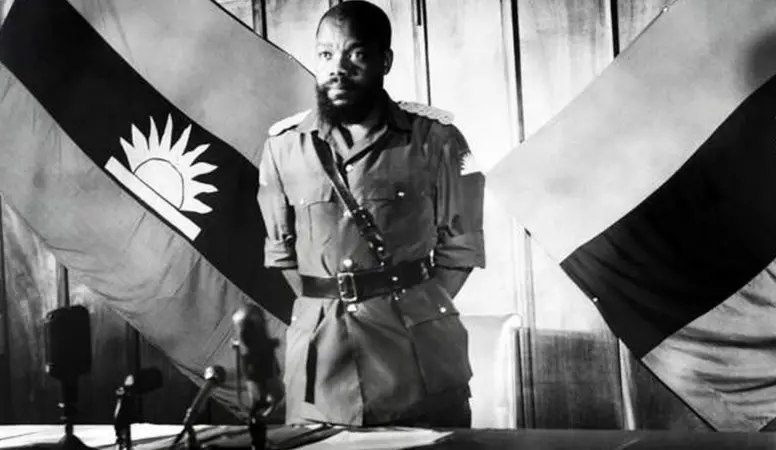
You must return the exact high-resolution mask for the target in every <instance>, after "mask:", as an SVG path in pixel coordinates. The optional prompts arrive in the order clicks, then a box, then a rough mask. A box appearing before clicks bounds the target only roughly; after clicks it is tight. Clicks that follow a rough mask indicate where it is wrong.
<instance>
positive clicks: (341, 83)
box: [321, 77, 357, 89]
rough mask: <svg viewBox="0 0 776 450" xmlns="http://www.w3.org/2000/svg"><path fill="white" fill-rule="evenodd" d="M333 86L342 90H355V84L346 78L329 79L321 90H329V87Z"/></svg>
mask: <svg viewBox="0 0 776 450" xmlns="http://www.w3.org/2000/svg"><path fill="white" fill-rule="evenodd" d="M333 86H337V87H339V88H344V89H353V88H355V87H356V86H357V85H356V83H355V82H354V81H353V80H351V79H350V78H346V77H334V78H329V79H328V80H326V82H324V83H323V84H322V85H321V88H323V89H329V88H331V87H333Z"/></svg>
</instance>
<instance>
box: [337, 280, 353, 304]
mask: <svg viewBox="0 0 776 450" xmlns="http://www.w3.org/2000/svg"><path fill="white" fill-rule="evenodd" d="M337 289H338V290H339V295H340V299H341V300H342V301H343V302H345V303H353V302H356V301H358V291H357V290H356V279H355V277H354V276H353V272H339V273H337Z"/></svg>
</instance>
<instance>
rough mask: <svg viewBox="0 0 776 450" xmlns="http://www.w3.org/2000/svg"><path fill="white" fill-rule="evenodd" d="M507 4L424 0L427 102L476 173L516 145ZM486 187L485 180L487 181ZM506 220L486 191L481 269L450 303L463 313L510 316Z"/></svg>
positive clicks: (511, 262)
mask: <svg viewBox="0 0 776 450" xmlns="http://www.w3.org/2000/svg"><path fill="white" fill-rule="evenodd" d="M510 11H511V10H510V9H509V3H508V2H506V3H502V2H496V1H491V2H482V1H480V2H477V1H466V0H456V1H450V0H429V1H427V2H426V20H425V24H426V27H427V34H428V65H429V80H430V99H431V103H432V104H433V105H434V106H436V107H438V108H441V109H444V110H446V111H449V112H451V113H453V115H454V116H455V120H454V123H455V125H456V126H457V127H458V128H459V129H460V130H461V132H462V133H463V134H464V136H465V137H466V139H467V141H468V143H469V147H470V148H471V151H472V154H473V155H474V158H475V160H476V161H477V164H478V165H479V166H480V168H481V169H482V170H486V169H487V168H488V167H490V166H492V165H493V164H495V162H496V161H497V160H498V159H500V158H501V157H502V156H503V155H504V154H506V153H508V152H509V151H510V150H511V149H512V148H514V147H515V146H516V145H517V141H516V139H517V138H516V136H517V135H518V132H517V128H518V127H519V123H518V120H517V117H516V115H517V114H516V111H517V106H516V105H517V98H516V94H512V95H510V93H513V92H514V90H515V89H514V84H515V75H514V70H515V62H514V53H513V52H512V49H513V46H512V42H511V39H512V31H511V30H512V28H511V23H510V20H511V12H510ZM486 190H487V182H486ZM512 225H513V224H512V219H511V218H510V217H509V216H507V215H506V214H505V213H504V211H503V210H502V209H501V208H500V206H499V205H498V203H497V202H496V201H495V199H494V198H493V197H492V196H491V195H490V193H487V192H486V198H485V204H484V232H485V242H486V257H487V266H488V267H487V268H486V269H485V270H475V272H474V273H473V274H472V276H471V277H470V278H469V280H468V281H467V283H466V285H464V287H463V289H462V291H461V292H460V293H459V295H458V297H457V298H456V304H457V305H458V307H459V309H460V310H461V312H462V313H463V314H478V315H482V314H485V315H487V314H493V315H499V314H504V313H512V312H517V309H518V307H517V305H516V301H517V297H518V293H517V289H518V287H517V284H518V283H517V281H516V279H515V276H516V273H517V272H518V270H517V268H516V263H515V254H514V248H515V245H514V244H515V242H514V240H515V239H516V236H515V235H514V234H513V232H512V230H513V228H512Z"/></svg>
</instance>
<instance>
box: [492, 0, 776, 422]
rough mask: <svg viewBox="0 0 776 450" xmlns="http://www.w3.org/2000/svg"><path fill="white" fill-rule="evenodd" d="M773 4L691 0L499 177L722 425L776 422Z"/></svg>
mask: <svg viewBox="0 0 776 450" xmlns="http://www.w3.org/2000/svg"><path fill="white" fill-rule="evenodd" d="M774 24H776V10H774V8H773V5H772V4H771V2H769V1H767V0H744V1H740V2H725V1H722V0H713V1H707V2H693V1H681V0H680V1H678V2H676V3H674V4H673V6H672V7H671V8H670V9H669V10H668V11H667V12H665V13H664V14H663V15H662V16H661V17H660V18H659V19H658V20H657V21H655V22H654V23H653V24H652V25H651V26H650V27H649V28H648V29H647V30H646V32H644V33H643V34H642V35H641V36H640V37H639V38H638V39H637V40H636V41H635V42H634V43H633V44H632V45H631V46H630V47H629V48H628V49H627V50H626V51H625V52H624V53H623V54H622V55H620V56H619V57H618V58H617V59H616V60H615V61H614V62H613V63H612V64H611V66H610V67H609V68H607V69H606V70H605V71H604V72H603V73H602V74H601V76H599V77H598V78H597V79H596V80H595V81H594V82H593V83H592V84H591V85H590V86H589V87H588V88H587V89H586V90H585V91H584V92H583V93H582V94H581V95H580V96H579V97H578V98H577V99H575V100H574V101H573V102H572V103H571V104H570V105H569V106H568V107H567V108H566V109H564V110H563V111H562V112H561V113H560V114H559V115H558V116H557V117H555V118H554V119H553V120H552V121H551V122H550V123H549V124H548V125H547V126H545V127H544V128H543V129H542V130H540V131H539V132H538V133H537V134H536V135H535V136H533V137H532V138H530V139H529V140H528V141H527V142H526V143H525V144H523V145H522V146H521V147H520V148H518V149H517V150H516V151H515V152H512V154H510V155H509V156H508V157H507V158H505V160H504V161H502V162H501V163H500V164H499V165H498V166H496V167H495V168H494V169H493V170H492V171H491V172H490V173H489V174H488V182H489V184H490V186H491V187H492V188H493V189H494V190H495V191H496V192H497V193H499V194H501V196H502V200H503V201H504V205H505V206H506V207H507V209H508V210H509V211H510V212H511V213H513V214H514V215H515V216H516V217H517V218H518V219H519V220H520V221H521V222H522V223H523V224H524V225H525V226H526V228H527V229H529V230H530V231H531V232H532V234H533V235H534V236H535V237H536V239H537V240H538V241H539V243H540V244H541V245H542V246H543V247H544V248H546V249H547V250H548V251H549V253H550V254H552V255H554V256H555V258H557V260H558V261H559V262H560V264H561V267H562V268H563V269H564V271H565V272H566V273H567V274H568V275H569V276H570V277H571V278H572V280H574V282H575V283H576V284H577V285H578V286H579V287H580V288H581V289H582V290H583V291H584V292H585V293H586V294H587V295H588V296H589V297H590V298H591V299H592V300H593V301H594V302H595V304H596V306H597V307H598V309H599V311H600V312H601V314H602V316H603V317H604V319H605V320H606V321H607V323H608V324H609V326H610V327H611V329H612V331H614V333H615V334H616V335H617V336H618V337H619V338H620V339H622V340H623V341H624V342H625V344H626V345H627V346H628V347H629V348H630V349H631V351H632V352H633V354H634V356H636V357H637V358H639V359H640V360H641V361H642V362H643V363H644V364H645V365H646V366H647V367H648V368H650V370H651V371H652V372H653V373H655V374H656V375H657V376H658V377H659V378H660V379H661V380H662V381H663V382H664V383H665V384H666V385H667V386H668V387H669V388H671V389H672V390H673V391H674V392H675V393H676V394H677V395H678V396H679V397H680V398H682V399H683V400H684V401H685V402H686V403H687V404H688V405H689V406H690V407H692V408H693V409H694V410H695V411H696V412H697V413H698V414H699V415H700V416H701V417H703V418H704V419H705V420H706V421H707V422H708V423H709V424H711V425H712V426H714V427H715V428H716V429H719V430H741V431H753V430H758V429H761V428H762V427H764V426H765V425H766V424H767V423H768V422H770V421H771V420H773V419H774V418H775V417H776V382H775V380H776V378H775V377H774V375H773V373H774V368H776V328H774V327H773V325H772V324H773V322H774V320H775V319H776V312H774V311H776V283H775V282H774V274H776V269H774V260H776V233H775V232H774V230H776V207H774V199H776V176H774V174H776V122H775V121H776V78H774V75H775V74H776V57H775V56H776V34H774V32H773V30H774V28H773V25H774Z"/></svg>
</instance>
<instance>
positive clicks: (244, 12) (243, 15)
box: [216, 0, 253, 29]
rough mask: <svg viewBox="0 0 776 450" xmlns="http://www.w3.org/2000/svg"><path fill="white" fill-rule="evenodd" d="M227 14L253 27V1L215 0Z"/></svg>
mask: <svg viewBox="0 0 776 450" xmlns="http://www.w3.org/2000/svg"><path fill="white" fill-rule="evenodd" d="M216 1H217V2H218V3H219V4H220V5H221V6H223V7H224V9H225V10H227V11H228V12H229V14H231V15H233V16H234V17H235V18H237V20H239V21H240V22H242V23H244V24H245V25H246V26H247V27H248V28H251V29H253V2H252V1H251V0H216Z"/></svg>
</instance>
